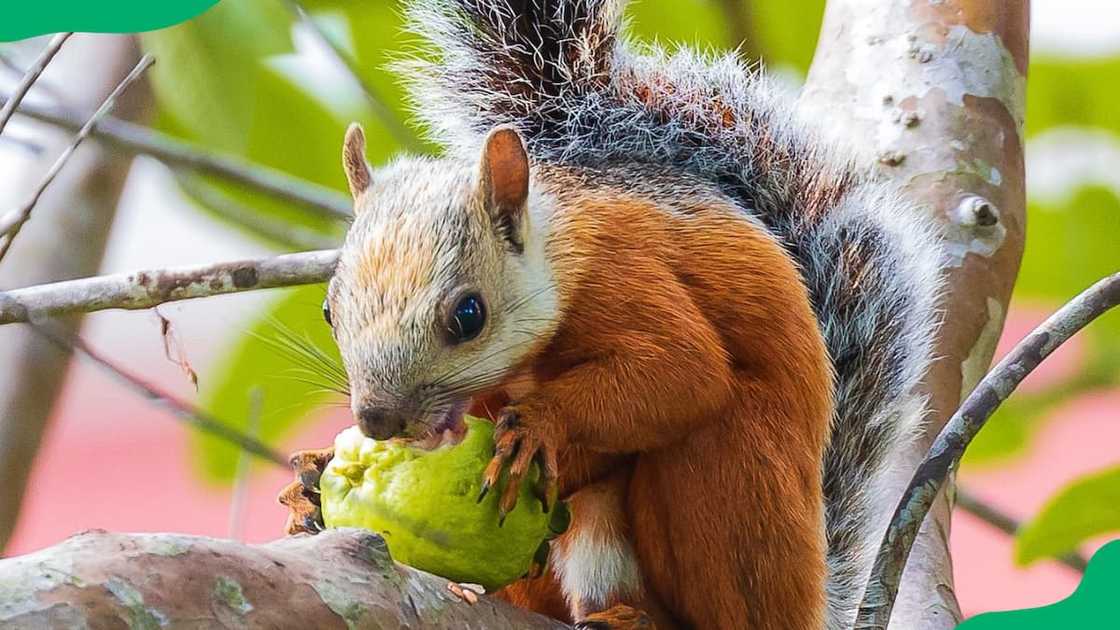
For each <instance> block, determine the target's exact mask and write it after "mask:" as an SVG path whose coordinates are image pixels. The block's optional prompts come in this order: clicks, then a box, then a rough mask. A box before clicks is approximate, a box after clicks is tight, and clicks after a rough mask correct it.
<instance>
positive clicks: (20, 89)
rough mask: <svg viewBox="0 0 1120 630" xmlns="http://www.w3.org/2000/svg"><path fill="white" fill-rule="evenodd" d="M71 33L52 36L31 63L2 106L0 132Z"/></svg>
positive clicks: (0, 110) (0, 109) (2, 131)
mask: <svg viewBox="0 0 1120 630" xmlns="http://www.w3.org/2000/svg"><path fill="white" fill-rule="evenodd" d="M71 35H73V33H59V34H58V35H55V36H54V37H52V38H51V41H50V42H48V43H47V47H46V48H45V49H43V52H42V53H40V54H39V57H38V58H37V59H36V60H35V63H33V64H31V67H30V68H28V69H27V72H26V73H25V74H24V75H23V78H22V79H21V80H20V82H19V85H17V86H16V89H15V92H13V93H12V96H11V98H9V99H8V101H7V102H6V103H4V107H3V108H0V133H4V127H6V126H8V121H9V120H11V119H12V114H14V113H15V111H16V108H17V107H19V104H20V103H22V102H23V98H24V97H25V96H27V93H28V92H30V91H31V86H33V85H35V82H36V81H38V80H39V77H40V76H41V75H42V74H43V71H44V70H46V69H47V66H48V65H50V63H51V60H52V59H54V56H55V55H57V54H58V51H59V50H61V49H62V45H63V44H65V43H66V40H68V39H70V36H71Z"/></svg>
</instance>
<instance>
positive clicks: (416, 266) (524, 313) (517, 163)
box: [324, 125, 559, 440]
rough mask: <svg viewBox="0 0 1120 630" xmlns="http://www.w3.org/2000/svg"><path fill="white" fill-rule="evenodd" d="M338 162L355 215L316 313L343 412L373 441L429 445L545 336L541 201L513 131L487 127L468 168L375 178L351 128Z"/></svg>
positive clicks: (412, 163)
mask: <svg viewBox="0 0 1120 630" xmlns="http://www.w3.org/2000/svg"><path fill="white" fill-rule="evenodd" d="M343 165H344V167H345V169H346V175H347V178H348V180H349V183H350V191H351V193H352V195H353V197H354V210H355V220H354V224H353V226H352V227H351V228H350V231H349V234H348V235H347V238H346V243H345V245H344V246H343V248H342V254H341V257H340V260H339V264H338V269H337V271H336V273H335V276H334V278H333V280H332V281H331V283H330V288H329V289H328V292H327V300H326V302H325V303H324V314H325V315H326V317H327V320H328V322H329V323H330V324H331V326H332V328H333V329H334V336H335V340H336V341H337V343H338V346H339V349H340V351H341V355H342V359H343V363H344V364H345V366H346V371H347V374H348V376H349V381H350V391H351V407H352V409H353V412H354V415H355V417H356V418H357V420H358V424H359V426H360V427H361V429H362V431H363V432H364V433H365V434H366V435H368V436H370V437H374V438H377V439H385V438H387V437H392V436H406V437H414V438H415V437H422V436H429V435H430V436H436V439H437V440H438V439H439V436H441V435H444V434H446V433H447V430H448V429H451V430H452V431H451V432H452V433H454V431H456V430H458V429H460V428H461V426H462V423H461V419H462V415H463V413H464V412H465V411H466V410H467V408H468V406H469V403H470V402H471V399H472V398H473V397H476V396H480V395H483V394H489V393H492V392H493V390H494V389H495V388H497V387H500V386H501V385H502V383H503V381H504V380H505V379H507V378H508V377H509V376H510V375H511V373H512V371H513V370H514V369H515V368H516V367H517V366H518V365H519V364H520V363H521V362H523V360H524V359H525V358H526V357H527V356H528V355H529V353H530V352H532V350H533V349H534V348H535V347H536V345H537V344H539V343H540V342H541V341H542V340H547V339H548V338H549V337H550V336H551V334H552V333H553V331H554V330H555V327H556V325H557V324H556V322H557V321H558V320H559V315H558V313H557V301H556V292H555V289H554V285H553V282H552V277H551V273H550V271H549V269H548V265H547V263H546V260H545V256H544V246H545V243H544V242H543V241H544V237H543V235H542V230H541V229H535V228H540V227H542V226H534V225H531V224H532V223H535V222H534V221H533V216H534V215H535V214H537V213H536V212H535V211H534V209H539V208H540V207H541V206H543V205H545V203H546V202H545V201H544V200H543V198H542V197H541V196H540V195H539V194H538V193H536V192H535V191H534V186H533V185H532V182H531V174H530V165H529V159H528V156H527V154H526V152H525V148H524V145H523V143H522V141H521V137H520V136H519V135H518V133H517V132H516V131H514V130H513V129H510V128H498V129H495V130H494V131H492V132H491V133H490V135H489V136H488V137H487V138H486V140H485V142H484V144H483V148H482V151H481V154H480V156H479V159H478V161H477V163H473V164H471V163H467V162H465V161H454V160H450V159H446V160H435V159H421V158H415V159H404V160H400V161H397V162H396V163H394V164H392V165H390V166H387V167H385V168H383V169H380V170H377V171H373V170H371V169H370V168H369V166H368V165H367V163H366V159H365V137H364V135H363V133H362V130H361V128H360V127H358V126H357V125H352V126H351V127H350V129H349V130H348V131H347V134H346V142H345V147H344V150H343ZM538 222H539V223H541V224H543V223H545V222H544V221H538ZM493 411H494V412H497V409H494V410H493Z"/></svg>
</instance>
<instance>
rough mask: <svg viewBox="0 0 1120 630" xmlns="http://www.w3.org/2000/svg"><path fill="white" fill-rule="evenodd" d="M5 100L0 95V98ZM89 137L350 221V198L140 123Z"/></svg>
mask: <svg viewBox="0 0 1120 630" xmlns="http://www.w3.org/2000/svg"><path fill="white" fill-rule="evenodd" d="M5 96H6V95H0V100H3V99H4V98H5ZM19 113H20V114H21V115H25V116H30V117H31V118H34V119H35V120H38V121H40V122H44V123H47V124H49V125H54V126H55V127H60V128H63V129H70V130H76V129H78V128H80V127H81V125H82V121H83V120H84V117H83V115H82V114H81V113H80V112H76V111H74V110H71V109H69V108H65V107H59V106H54V107H45V106H42V105H36V104H34V103H24V104H23V105H22V106H21V107H20V108H19ZM92 135H93V137H94V138H97V139H98V140H100V141H102V142H104V143H106V144H108V145H110V146H112V147H114V148H116V149H119V150H122V151H128V152H129V153H141V154H144V155H150V156H151V157H153V158H155V159H157V160H159V161H161V162H163V163H164V164H166V165H168V166H171V167H176V168H181V169H187V170H191V171H196V172H199V173H203V174H206V175H213V176H215V177H219V178H221V179H223V180H225V181H229V182H234V183H238V184H243V185H246V186H251V187H253V188H255V189H257V190H259V191H261V192H264V193H267V194H269V195H271V196H273V197H275V198H277V199H282V200H284V201H288V202H292V203H295V204H297V205H298V206H299V207H301V208H304V209H307V210H310V211H312V212H314V213H315V214H317V215H319V216H323V217H326V218H329V219H349V218H351V217H352V216H353V212H352V207H351V202H350V200H349V199H348V198H347V197H346V195H343V194H342V193H340V192H338V191H336V190H333V189H331V188H327V187H326V186H320V185H319V184H315V183H313V182H309V181H307V180H304V179H300V178H298V177H293V176H291V175H288V174H287V173H284V172H282V171H278V170H276V169H272V168H268V167H265V166H262V165H260V164H255V163H253V162H250V161H247V160H244V159H242V158H239V157H236V156H233V155H230V154H222V153H215V152H213V151H209V150H206V149H202V148H199V147H197V146H196V145H193V144H191V143H189V142H184V141H182V140H179V139H178V138H174V137H172V136H169V135H167V134H164V133H160V132H158V131H155V130H153V129H150V128H148V127H144V126H142V125H136V124H133V123H130V122H125V121H123V120H119V119H117V118H113V117H112V116H106V117H105V118H104V119H102V120H101V122H100V123H98V125H97V127H96V128H95V129H94V130H93V133H92Z"/></svg>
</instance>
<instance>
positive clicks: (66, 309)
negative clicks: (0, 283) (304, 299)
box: [0, 250, 338, 324]
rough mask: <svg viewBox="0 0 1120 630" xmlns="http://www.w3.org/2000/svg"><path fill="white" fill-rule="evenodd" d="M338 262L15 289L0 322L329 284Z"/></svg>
mask: <svg viewBox="0 0 1120 630" xmlns="http://www.w3.org/2000/svg"><path fill="white" fill-rule="evenodd" d="M337 261H338V251H337V250H323V251H316V252H301V253H298V254H283V255H280V256H273V257H271V258H260V259H256V260H238V261H233V262H223V263H214V264H210V265H195V266H191V267H178V268H165V269H149V270H145V271H133V272H128V273H118V274H112V275H106V276H97V277H92V278H81V279H78V280H67V281H65V282H55V283H52V284H43V285H37V286H31V287H26V288H23V289H13V290H11V291H6V292H2V293H0V324H10V323H12V322H25V321H28V319H31V320H34V319H36V318H38V317H45V316H54V315H61V314H66V313H90V312H93V311H101V310H105V309H111V308H119V309H128V310H136V309H144V308H151V307H153V306H159V305H160V304H164V303H166V302H175V301H178V300H189V299H192V298H200V297H210V296H213V295H223V294H226V293H237V292H241V291H255V290H259V289H273V288H277V287H292V286H298V285H301V284H315V283H319V282H326V281H327V280H329V279H330V277H331V275H332V274H333V273H334V267H335V263H336V262H337Z"/></svg>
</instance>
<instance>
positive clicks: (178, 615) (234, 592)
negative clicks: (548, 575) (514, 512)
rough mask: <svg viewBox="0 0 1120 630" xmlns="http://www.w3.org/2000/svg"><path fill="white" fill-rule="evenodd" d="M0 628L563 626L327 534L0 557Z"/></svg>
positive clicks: (142, 537)
mask: <svg viewBox="0 0 1120 630" xmlns="http://www.w3.org/2000/svg"><path fill="white" fill-rule="evenodd" d="M0 626H3V627H4V628H10V629H11V630H21V629H27V630H31V629H39V628H92V629H98V628H117V627H122V628H124V627H127V628H145V629H147V628H160V627H173V628H188V627H189V628H316V629H320V630H328V629H330V628H346V629H349V630H355V629H363V628H414V629H421V628H486V629H487V630H501V629H503V628H510V629H518V630H534V629H538V628H539V629H542V630H543V629H545V628H551V629H554V630H559V629H562V628H566V627H567V626H565V625H563V624H561V623H559V622H556V621H553V620H551V619H548V618H546V617H542V616H540V615H536V614H533V613H530V612H527V611H525V610H522V609H520V608H514V607H513V606H510V605H508V604H506V603H504V602H502V601H499V600H496V599H493V598H482V599H481V600H479V602H478V603H477V604H474V605H468V604H466V603H464V602H462V601H460V600H458V599H456V598H455V597H453V596H452V595H451V593H450V592H449V591H448V590H447V580H444V579H442V578H438V577H436V576H434V575H429V574H427V573H423V572H420V571H417V570H415V569H411V568H409V567H405V566H403V565H399V564H396V563H394V562H393V561H392V560H390V559H389V553H388V550H387V549H386V547H385V543H384V541H383V540H382V539H381V538H380V537H378V536H375V535H373V534H370V533H369V532H364V531H359V530H337V529H336V530H328V531H326V532H323V533H321V534H319V535H317V536H296V537H292V538H285V539H282V540H278V541H275V542H271V543H268V544H265V545H242V544H239V543H236V542H233V541H228V540H215V539H211V538H200V537H193V536H179V535H174V534H135V535H128V534H108V533H104V532H87V533H84V534H79V535H77V536H74V537H73V538H70V539H69V540H67V541H66V542H63V543H62V544H59V545H57V546H55V547H51V548H49V549H44V550H43V551H40V552H38V553H34V554H31V555H27V556H22V557H19V558H13V559H10V560H4V561H0Z"/></svg>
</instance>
